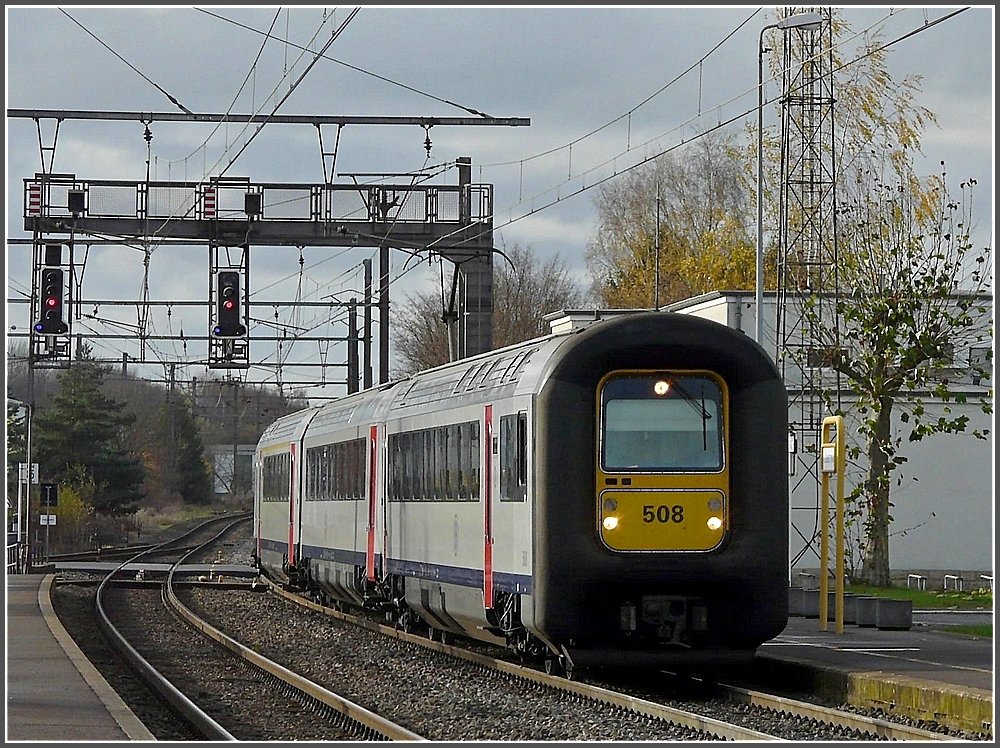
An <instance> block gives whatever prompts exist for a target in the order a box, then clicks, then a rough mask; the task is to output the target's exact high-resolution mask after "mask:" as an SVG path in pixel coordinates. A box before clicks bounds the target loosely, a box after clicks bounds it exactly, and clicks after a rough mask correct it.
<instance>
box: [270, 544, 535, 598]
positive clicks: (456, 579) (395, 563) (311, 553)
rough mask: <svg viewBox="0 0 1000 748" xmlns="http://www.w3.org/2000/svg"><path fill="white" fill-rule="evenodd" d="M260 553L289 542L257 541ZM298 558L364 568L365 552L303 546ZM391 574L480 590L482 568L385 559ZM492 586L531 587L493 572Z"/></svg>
mask: <svg viewBox="0 0 1000 748" xmlns="http://www.w3.org/2000/svg"><path fill="white" fill-rule="evenodd" d="M260 545H261V548H262V549H263V550H268V551H274V552H275V553H286V552H287V551H288V543H283V542H281V541H280V540H267V539H264V538H262V539H261V541H260ZM301 555H302V556H303V557H308V558H315V559H320V560H323V561H331V562H333V563H338V564H347V565H349V566H364V565H365V553H364V551H348V550H344V549H342V548H323V547H320V546H312V545H304V546H302V550H301ZM381 560H382V557H381V555H376V557H375V561H376V564H378V563H380V562H381ZM387 564H388V569H387V571H388V572H389V573H390V574H400V575H402V576H407V577H417V578H419V579H429V580H433V581H435V582H444V583H445V584H454V585H458V586H461V587H476V588H479V587H482V584H483V571H482V569H468V568H464V567H461V566H444V565H442V564H429V563H424V562H420V561H404V560H402V559H396V558H390V559H387ZM493 586H494V587H496V588H497V589H498V590H501V591H503V592H516V593H523V594H529V595H530V594H531V591H532V589H533V588H534V585H533V584H532V579H531V576H529V575H527V574H510V573H506V572H500V571H497V570H495V569H494V570H493Z"/></svg>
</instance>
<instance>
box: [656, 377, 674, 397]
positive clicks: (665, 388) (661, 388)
mask: <svg viewBox="0 0 1000 748" xmlns="http://www.w3.org/2000/svg"><path fill="white" fill-rule="evenodd" d="M653 392H655V393H656V394H657V395H666V394H667V393H668V392H670V382H668V381H667V380H665V379H660V380H659V381H657V383H656V384H654V385H653Z"/></svg>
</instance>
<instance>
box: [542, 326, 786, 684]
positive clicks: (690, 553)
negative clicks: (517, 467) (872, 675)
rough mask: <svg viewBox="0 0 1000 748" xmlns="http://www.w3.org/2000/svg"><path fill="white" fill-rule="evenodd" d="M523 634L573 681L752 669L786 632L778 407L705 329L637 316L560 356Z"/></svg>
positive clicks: (748, 361) (732, 344) (551, 379)
mask: <svg viewBox="0 0 1000 748" xmlns="http://www.w3.org/2000/svg"><path fill="white" fill-rule="evenodd" d="M536 413H537V431H536V458H537V460H538V473H537V483H536V485H537V489H538V496H537V504H536V515H535V517H536V528H535V574H534V601H533V603H534V605H533V607H534V610H533V626H532V628H533V629H534V630H535V631H536V632H538V633H539V634H541V635H542V637H543V638H544V639H546V640H547V641H548V642H549V644H550V645H552V646H556V647H558V648H559V649H560V650H561V651H562V652H563V654H564V656H566V657H568V658H569V660H570V662H571V663H572V664H573V665H574V666H583V667H586V666H591V665H625V664H636V665H649V666H653V665H674V666H680V665H684V664H691V665H706V664H718V663H728V662H736V661H741V660H746V659H749V658H750V657H752V655H753V652H754V651H755V650H756V648H757V647H758V646H759V645H760V644H761V643H763V642H765V641H767V640H769V639H771V638H773V637H774V636H776V635H777V634H778V633H780V632H781V631H782V629H783V628H784V627H785V625H786V624H787V620H788V600H787V569H786V567H787V547H788V487H787V454H786V447H787V434H788V431H787V418H788V403H787V394H786V390H785V387H784V384H783V382H782V379H781V376H780V374H779V373H778V371H777V370H776V368H775V366H774V364H773V363H772V361H771V360H770V359H769V358H768V357H767V355H766V354H765V353H764V351H763V350H762V349H761V348H760V347H759V346H757V345H756V344H755V343H754V342H752V341H751V340H750V339H749V338H747V337H746V335H745V334H743V333H741V332H739V331H736V330H732V329H730V328H728V327H725V326H723V325H720V324H718V323H715V322H711V321H708V320H704V319H700V318H696V317H691V316H687V315H676V314H670V313H665V312H656V313H636V314H633V315H627V316H622V317H618V318H613V319H610V320H605V321H601V322H598V323H595V324H593V325H591V326H590V327H589V328H587V329H585V330H583V331H582V332H580V333H578V334H577V335H574V336H571V337H570V338H569V339H568V340H567V341H566V343H565V344H564V345H563V346H562V347H561V348H560V351H559V354H558V356H557V359H556V360H555V361H553V362H552V364H551V368H550V371H549V373H548V376H547V378H546V380H545V382H544V384H543V385H542V388H541V391H540V393H539V395H538V399H537V411H536Z"/></svg>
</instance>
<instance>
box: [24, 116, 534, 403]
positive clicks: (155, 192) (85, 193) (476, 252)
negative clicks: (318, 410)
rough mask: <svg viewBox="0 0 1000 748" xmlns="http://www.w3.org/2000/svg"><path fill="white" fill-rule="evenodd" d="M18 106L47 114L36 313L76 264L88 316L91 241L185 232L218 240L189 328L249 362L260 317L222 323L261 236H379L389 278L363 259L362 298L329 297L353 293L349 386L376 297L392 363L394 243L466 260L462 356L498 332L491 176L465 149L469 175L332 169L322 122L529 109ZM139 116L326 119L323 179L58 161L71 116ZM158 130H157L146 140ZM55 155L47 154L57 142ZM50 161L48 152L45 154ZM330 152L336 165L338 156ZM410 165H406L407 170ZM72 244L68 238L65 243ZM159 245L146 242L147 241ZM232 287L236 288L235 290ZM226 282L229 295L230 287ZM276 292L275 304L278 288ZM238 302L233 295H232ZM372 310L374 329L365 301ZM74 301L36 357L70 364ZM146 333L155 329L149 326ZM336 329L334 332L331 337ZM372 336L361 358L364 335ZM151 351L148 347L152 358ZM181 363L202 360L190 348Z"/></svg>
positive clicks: (31, 201)
mask: <svg viewBox="0 0 1000 748" xmlns="http://www.w3.org/2000/svg"><path fill="white" fill-rule="evenodd" d="M7 116H8V117H13V118H18V117H22V118H31V119H34V120H35V122H36V124H37V125H38V140H39V153H40V156H41V163H42V171H41V172H38V173H36V174H35V175H34V176H33V177H31V178H28V179H25V180H24V229H25V230H26V231H29V232H31V235H32V239H31V240H30V241H31V244H32V246H33V260H32V288H31V298H30V304H31V307H32V313H34V312H35V310H36V309H37V308H38V304H39V303H41V297H42V291H41V289H40V282H41V274H42V272H43V271H44V269H45V268H47V267H53V266H58V267H61V268H63V269H64V270H66V271H68V272H67V273H66V277H67V280H68V283H67V291H66V293H67V297H66V307H67V308H68V309H72V310H73V313H74V314H75V315H76V316H77V318H79V313H80V309H81V308H82V306H83V305H86V304H90V303H94V300H92V299H87V298H86V296H85V295H84V294H83V293H82V292H81V289H80V288H79V287H78V284H77V283H76V278H77V274H76V273H74V269H75V268H76V266H77V264H79V262H80V260H79V258H78V257H76V256H75V254H74V247H75V245H76V244H79V243H87V244H88V245H89V243H90V242H92V241H105V240H104V239H101V238H100V237H116V238H118V239H119V240H120V242H121V243H126V242H134V243H137V244H140V245H144V246H147V247H148V246H149V245H150V244H155V245H157V246H159V245H161V244H169V243H171V242H181V243H188V244H202V243H203V244H205V245H207V247H208V250H209V263H208V268H207V283H206V286H207V288H206V293H205V299H206V301H205V302H204V303H206V305H207V307H208V321H207V327H206V331H205V332H206V334H205V335H203V336H197V335H196V336H191V335H188V336H187V337H186V340H203V341H206V342H207V344H208V355H207V359H206V360H205V361H204V362H202V363H204V364H205V365H207V366H209V367H212V368H246V367H247V366H249V362H250V357H249V347H250V342H251V338H254V339H256V338H257V337H258V336H256V335H254V334H253V333H252V332H251V330H250V326H249V325H236V326H235V327H228V328H227V329H225V330H223V326H220V325H219V317H220V315H224V314H226V312H225V311H224V310H225V309H233V308H234V306H235V310H234V313H238V315H239V316H240V317H241V318H242V319H243V320H244V321H246V320H248V319H250V312H251V308H252V307H253V306H254V305H255V304H256V303H258V302H257V301H255V300H254V299H253V298H252V297H253V285H252V283H251V276H250V259H251V248H252V247H255V246H273V247H280V246H291V247H298V248H300V250H301V249H302V248H303V247H356V246H367V247H377V248H378V258H379V267H378V275H377V288H376V287H374V286H373V282H372V268H371V266H370V262H367V261H366V263H365V275H366V277H365V293H364V299H362V300H360V301H359V300H358V299H357V298H352V299H351V300H350V301H349V302H337V303H331V304H329V305H328V306H335V305H337V304H340V305H342V306H346V307H348V311H349V323H348V332H347V335H346V336H344V337H341V338H338V340H341V341H343V340H346V341H347V342H348V344H349V345H348V354H347V361H346V362H345V363H344V366H345V367H346V370H347V376H346V378H345V383H346V385H347V389H348V391H349V392H350V391H354V390H356V389H358V388H359V386H370V385H371V384H372V361H371V348H372V345H371V344H372V338H373V335H372V319H371V314H372V309H373V308H375V309H377V310H378V312H379V314H378V338H377V339H378V344H379V345H378V356H379V361H378V374H379V376H378V379H379V381H380V382H385V381H387V380H388V377H389V346H388V339H389V314H388V312H389V286H390V283H389V271H390V255H389V251H390V249H402V250H405V251H407V252H408V253H409V254H411V255H423V256H428V255H430V254H434V255H438V256H440V257H442V258H444V259H447V260H449V261H450V262H452V263H454V265H455V280H454V283H455V284H456V286H459V287H460V288H461V293H458V294H456V293H455V292H454V289H453V292H452V298H454V299H455V303H456V304H457V307H458V308H457V309H449V310H447V311H446V314H445V319H446V321H449V322H452V323H453V324H455V325H456V326H457V334H456V335H455V336H454V338H455V339H456V340H457V349H456V350H455V355H456V356H457V357H464V356H468V355H473V354H475V353H479V352H482V351H486V350H489V349H490V348H491V346H492V336H491V328H492V305H493V301H492V270H493V266H492V254H493V251H494V250H493V194H492V186H491V185H488V184H473V183H472V180H471V174H472V167H471V159H470V158H460V159H458V160H457V164H456V165H457V170H458V180H457V182H458V183H457V184H451V185H445V184H426V183H421V184H416V180H411V182H410V183H406V184H396V183H386V182H380V183H376V184H361V183H359V182H358V180H357V178H356V177H355V178H354V181H353V183H346V184H345V183H334V175H335V165H336V147H334V150H333V151H328V150H327V149H326V147H325V146H324V142H323V128H324V127H326V126H335V127H336V128H337V137H336V140H335V142H336V143H337V144H339V139H340V138H339V136H340V128H342V127H344V126H345V125H417V126H419V127H422V128H423V129H424V130H425V131H426V132H427V133H428V136H427V139H426V141H425V144H424V145H425V148H426V149H427V150H428V154H429V151H430V138H429V132H430V128H431V127H434V126H452V125H460V126H465V125H491V126H524V125H528V124H530V123H529V120H527V119H524V118H494V117H487V116H485V115H484V116H481V117H365V116H309V115H233V114H226V115H221V114H196V113H191V114H181V113H174V112H96V111H61V110H28V109H8V110H7ZM43 119H52V120H55V123H56V125H55V134H54V135H53V137H52V142H51V144H46V143H45V142H44V141H43V135H42V128H41V126H40V124H38V123H39V122H40V120H43ZM73 119H97V120H102V119H103V120H134V121H139V122H142V123H145V124H146V126H147V136H148V125H149V124H150V123H152V122H159V121H173V122H178V121H179V122H224V121H225V122H248V123H254V122H257V123H260V125H261V126H263V124H265V123H274V124H309V125H312V126H314V127H315V128H316V130H317V135H318V138H319V142H320V152H321V156H322V158H323V174H324V179H325V181H324V183H322V184H304V183H291V184H288V183H273V182H257V181H253V180H251V179H249V178H246V177H233V176H227V175H226V174H225V171H226V170H225V169H224V170H223V172H222V173H220V174H218V175H215V176H208V177H205V178H202V179H200V180H198V181H157V180H150V179H148V178H147V179H146V180H142V181H121V180H103V179H89V178H82V177H79V176H77V175H76V174H72V173H55V172H53V171H52V164H53V160H54V159H53V157H54V154H55V147H56V139H57V138H58V131H59V124H60V123H61V122H62V121H64V120H73ZM148 141H149V137H147V143H148ZM47 155H48V159H47V158H46V156H47ZM46 162H48V163H46ZM328 164H329V168H328ZM396 176H400V175H396ZM64 248H65V250H64ZM147 257H148V250H147ZM230 294H232V295H233V298H232V299H230V298H229V295H230ZM223 295H225V296H226V298H223ZM125 303H135V304H137V305H139V306H145V308H146V310H147V311H148V309H149V307H150V305H155V304H157V303H159V304H174V303H177V302H174V301H171V300H161V301H159V302H157V301H152V300H150V299H148V298H145V299H141V300H139V301H137V302H125ZM259 303H266V304H267V305H268V306H270V305H272V303H271V302H259ZM223 305H226V306H223ZM359 310H361V311H362V312H363V315H364V318H363V323H362V325H363V331H361V330H359V324H358V320H357V312H358V311H359ZM73 316H74V315H73V314H70V316H69V318H68V319H67V320H66V322H67V324H66V329H65V330H60V331H59V332H57V333H51V332H49V331H46V332H45V334H42V331H41V330H39V329H38V328H37V327H36V326H34V325H33V326H31V327H30V328H29V331H28V337H29V338H30V346H29V349H30V354H29V357H30V362H29V363H30V364H34V365H35V366H41V367H46V366H49V367H57V366H62V365H66V364H67V363H68V361H69V359H70V357H71V346H70V340H71V337H72V335H73V330H72V320H73ZM138 337H140V339H141V338H142V337H143V330H142V329H141V325H140V330H139V336H138ZM331 340H333V338H326V342H327V343H329V342H330V341H331ZM361 343H363V344H364V345H363V351H364V352H363V358H364V363H363V365H362V364H361V362H360V361H359V358H360V356H359V351H358V348H359V346H360V344H361ZM141 357H142V353H141V349H140V358H141ZM181 363H191V362H190V361H185V362H181Z"/></svg>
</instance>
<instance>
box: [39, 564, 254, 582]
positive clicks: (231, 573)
mask: <svg viewBox="0 0 1000 748" xmlns="http://www.w3.org/2000/svg"><path fill="white" fill-rule="evenodd" d="M120 566H121V563H120V562H115V561H53V562H50V563H49V564H48V566H46V567H45V569H46V571H49V572H60V571H79V572H88V573H103V574H110V573H111V572H112V571H114V570H115V569H117V568H118V567H120ZM171 566H172V565H171V564H159V563H151V562H147V561H133V562H130V563H127V564H125V566H124V567H123V568H122V571H123V572H136V573H138V572H139V571H142V572H143V573H144V574H151V573H156V574H166V573H167V572H168V571H170V568H171ZM36 568H37V567H36ZM177 574H178V575H180V576H194V577H205V578H209V579H214V578H216V577H220V576H221V577H239V578H241V579H253V578H254V577H256V576H257V575H258V571H257V569H255V568H254V567H253V566H247V565H245V564H221V563H215V564H205V563H199V564H181V565H180V566H179V567H177Z"/></svg>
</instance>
